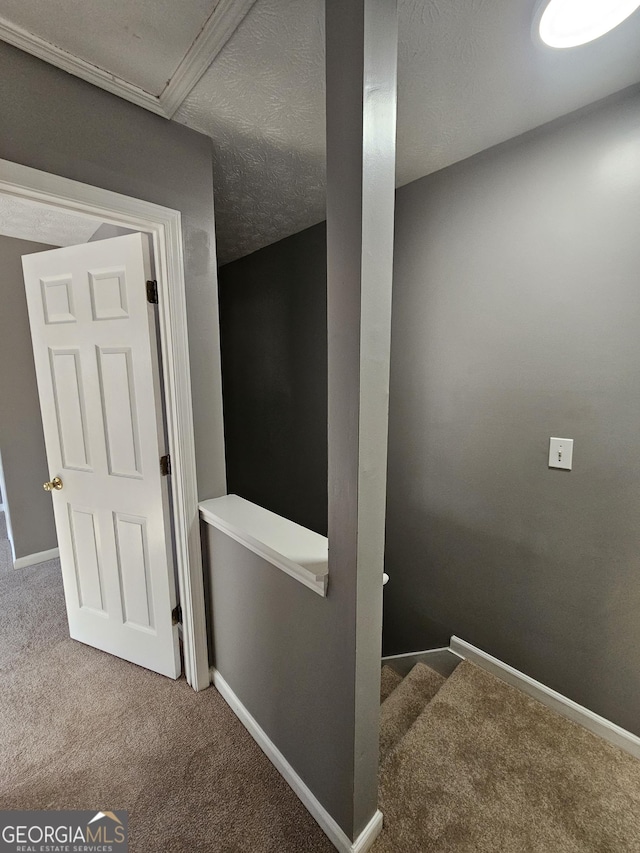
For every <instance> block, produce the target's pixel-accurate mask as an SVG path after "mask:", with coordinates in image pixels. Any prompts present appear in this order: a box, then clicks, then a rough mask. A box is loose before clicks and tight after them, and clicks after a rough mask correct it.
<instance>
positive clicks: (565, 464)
mask: <svg viewBox="0 0 640 853" xmlns="http://www.w3.org/2000/svg"><path fill="white" fill-rule="evenodd" d="M572 462H573V439H572V438H550V439H549V468H565V469H566V470H567V471H570V470H571V464H572Z"/></svg>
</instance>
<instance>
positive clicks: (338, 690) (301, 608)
mask: <svg viewBox="0 0 640 853" xmlns="http://www.w3.org/2000/svg"><path fill="white" fill-rule="evenodd" d="M203 532H204V535H203V539H204V550H205V560H206V561H207V562H208V564H209V565H211V566H213V571H212V572H211V590H210V606H211V608H212V609H213V611H214V613H215V618H214V620H213V623H212V624H213V654H214V661H215V666H216V668H217V670H218V671H219V672H220V673H221V675H222V676H223V678H225V680H226V681H227V682H228V683H229V684H230V685H231V687H232V689H233V691H234V693H235V694H236V696H238V698H239V699H240V701H241V702H242V704H243V705H244V706H245V708H247V709H248V710H249V712H250V713H251V714H252V715H253V716H254V717H255V719H256V720H258V722H259V724H260V726H261V727H262V728H263V730H264V731H265V732H266V734H267V735H268V737H269V738H270V739H271V740H272V741H273V743H275V744H276V746H277V747H278V749H279V750H280V751H281V752H282V753H283V754H284V756H285V757H286V759H287V760H288V761H289V763H290V764H291V765H292V766H293V767H294V768H295V770H296V772H297V773H298V774H299V776H301V777H302V779H303V780H304V782H305V783H306V784H307V785H308V786H309V787H310V788H311V790H312V791H313V793H314V794H315V796H316V797H317V798H318V799H319V800H320V802H321V803H322V804H323V805H324V807H325V808H326V809H327V810H328V811H329V813H330V814H331V816H332V817H333V818H334V819H335V820H336V821H337V822H338V824H340V825H341V826H342V827H343V828H344V829H345V831H347V832H348V831H349V829H348V827H350V825H351V821H352V808H353V778H352V773H350V772H349V756H350V755H351V754H352V753H353V726H352V725H351V724H350V721H349V719H348V718H347V716H346V715H345V707H346V706H347V702H346V701H345V694H346V692H347V691H348V690H349V679H350V672H349V668H348V664H347V655H346V650H347V649H348V648H349V644H350V643H351V642H352V632H351V631H350V630H349V626H348V625H347V621H346V619H345V618H344V605H343V602H342V601H341V600H340V599H339V598H338V599H337V598H336V597H335V596H329V597H328V598H322V597H321V596H319V595H317V594H316V593H314V592H313V591H312V590H310V589H307V588H306V587H305V586H303V585H302V584H301V583H300V582H299V581H297V580H295V579H294V578H291V577H289V576H288V575H286V574H285V573H284V572H283V571H282V570H281V569H278V568H276V567H275V566H273V565H272V564H271V563H268V562H266V561H265V560H263V559H262V558H260V557H258V556H257V555H255V554H253V553H252V552H251V551H249V550H247V548H245V547H244V546H243V545H240V544H239V543H237V542H235V541H234V540H233V539H231V538H230V537H229V536H227V535H226V534H224V533H221V532H220V531H218V530H215V529H214V528H213V527H211V526H209V525H207V524H203ZM350 692H351V694H352V693H353V679H352V678H351V691H350Z"/></svg>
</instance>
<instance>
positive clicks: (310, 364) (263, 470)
mask: <svg viewBox="0 0 640 853" xmlns="http://www.w3.org/2000/svg"><path fill="white" fill-rule="evenodd" d="M219 289H220V328H221V347H222V383H223V392H224V393H223V399H224V424H225V435H226V442H225V444H226V456H227V485H228V489H229V492H230V493H231V494H236V495H241V496H242V497H243V498H246V499H247V500H250V501H253V502H254V503H256V504H259V505H260V506H264V507H266V508H267V509H270V510H271V511H272V512H276V513H278V515H282V516H284V517H285V518H289V519H291V520H292V521H295V522H297V523H298V524H302V525H303V526H304V527H308V528H309V529H311V530H315V531H316V532H317V533H321V534H322V535H323V536H326V535H327V340H326V338H327V263H326V227H325V225H324V223H322V224H321V225H316V226H314V227H313V228H309V229H308V230H307V231H303V232H302V233H300V234H295V235H294V236H293V237H289V238H288V239H286V240H281V241H280V242H278V243H274V244H273V245H272V246H267V247H266V248H265V249H260V250H259V251H257V252H254V253H253V254H252V255H248V256H247V257H245V258H242V259H241V260H239V261H234V262H233V263H230V264H227V265H226V266H224V267H221V269H220V271H219Z"/></svg>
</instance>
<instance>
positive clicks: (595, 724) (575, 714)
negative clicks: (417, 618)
mask: <svg viewBox="0 0 640 853" xmlns="http://www.w3.org/2000/svg"><path fill="white" fill-rule="evenodd" d="M450 648H451V651H452V652H455V653H456V654H457V655H460V657H462V658H466V659H467V660H469V661H471V662H472V663H475V664H476V665H477V666H479V667H481V668H482V669H486V670H487V672H490V673H491V674H492V675H495V676H496V677H497V678H500V679H502V681H506V683H507V684H511V685H512V686H513V687H517V688H518V689H519V690H522V692H523V693H526V694H527V695H529V696H532V697H533V698H534V699H537V700H538V701H539V702H542V704H543V705H547V707H549V708H552V709H553V710H554V711H556V712H557V713H558V714H561V715H562V716H563V717H567V719H569V720H573V722H574V723H578V724H579V725H581V726H583V727H584V728H585V729H589V731H590V732H593V733H594V734H596V735H599V736H600V737H601V738H604V740H607V741H609V743H612V744H614V746H617V747H619V748H620V749H623V750H624V751H625V752H628V753H629V754H630V755H633V756H634V757H635V758H640V738H639V737H637V736H636V735H634V734H632V733H631V732H628V731H627V730H626V729H623V728H622V727H621V726H618V725H616V724H615V723H612V722H611V721H610V720H607V719H605V718H604V717H601V716H599V715H598V714H594V712H593V711H590V710H589V709H588V708H584V707H583V706H582V705H578V703H577V702H574V701H573V700H572V699H568V698H567V697H566V696H563V695H562V693H557V692H556V691H555V690H552V689H551V688H550V687H546V686H545V685H544V684H541V683H540V682H539V681H535V680H534V679H533V678H530V677H529V676H528V675H525V674H524V673H523V672H520V671H519V670H517V669H514V668H513V667H512V666H509V665H508V664H506V663H502V661H500V660H498V659H497V658H494V657H493V656H492V655H489V654H487V653H486V652H483V651H482V650H481V649H478V648H477V647H476V646H472V645H471V643H467V642H465V640H461V639H460V638H459V637H452V638H451V643H450Z"/></svg>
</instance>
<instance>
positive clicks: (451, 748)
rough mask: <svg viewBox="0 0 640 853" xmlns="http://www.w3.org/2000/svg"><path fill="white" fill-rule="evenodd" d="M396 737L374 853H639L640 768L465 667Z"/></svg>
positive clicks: (386, 766)
mask: <svg viewBox="0 0 640 853" xmlns="http://www.w3.org/2000/svg"><path fill="white" fill-rule="evenodd" d="M405 680H406V679H405ZM401 687H402V685H400V687H398V688H396V690H400V689H401ZM395 692H396V691H394V692H393V693H391V694H390V696H389V698H388V699H386V701H385V703H384V705H383V714H382V723H383V726H386V725H397V715H395V716H394V715H385V713H384V706H385V705H387V703H389V702H391V700H392V699H393V697H394V694H395ZM385 720H387V721H388V723H386V722H385ZM399 731H400V740H398V741H396V743H395V745H394V746H393V747H392V748H391V750H390V751H389V753H388V755H387V758H386V759H385V760H383V762H382V765H381V773H380V807H381V809H382V812H383V814H384V818H385V825H384V829H383V831H382V834H381V836H380V838H379V839H378V841H377V842H376V843H375V845H374V847H373V851H372V853H399V851H402V853H404V852H405V851H406V853H414V851H416V853H417V851H419V853H638V851H640V761H638V760H637V759H635V758H632V757H631V756H630V755H628V754H627V753H625V752H623V751H622V750H619V749H617V748H615V747H613V746H611V744H609V743H607V742H606V741H604V740H602V739H601V738H598V737H596V736H595V735H593V734H591V732H588V731H587V730H586V729H584V728H582V727H581V726H578V725H576V724H574V723H572V722H570V721H569V720H567V719H565V718H564V717H561V716H559V715H558V714H556V713H555V712H553V711H551V710H550V709H548V708H547V707H545V706H544V705H542V704H540V703H539V702H536V701H535V700H533V699H531V698H530V697H528V696H526V695H525V694H524V693H521V692H520V691H519V690H516V689H514V688H513V687H510V686H509V685H507V684H505V683H504V682H502V681H500V680H499V679H497V678H494V676H492V675H489V674H488V673H487V672H485V671H483V670H481V669H478V668H477V667H475V666H473V665H472V664H470V663H468V662H467V661H464V662H463V663H461V664H460V665H459V666H458V667H457V669H456V670H455V671H454V673H453V674H452V675H451V676H450V677H449V679H448V680H447V681H446V682H445V683H444V685H443V686H442V687H440V689H439V690H438V692H437V693H436V695H435V696H434V698H433V699H431V701H429V702H427V703H426V704H425V706H424V708H423V710H422V713H421V714H420V715H419V716H418V717H417V719H415V722H414V723H413V725H412V726H411V727H410V728H409V729H408V731H407V732H406V734H404V735H402V729H400V730H399Z"/></svg>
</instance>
